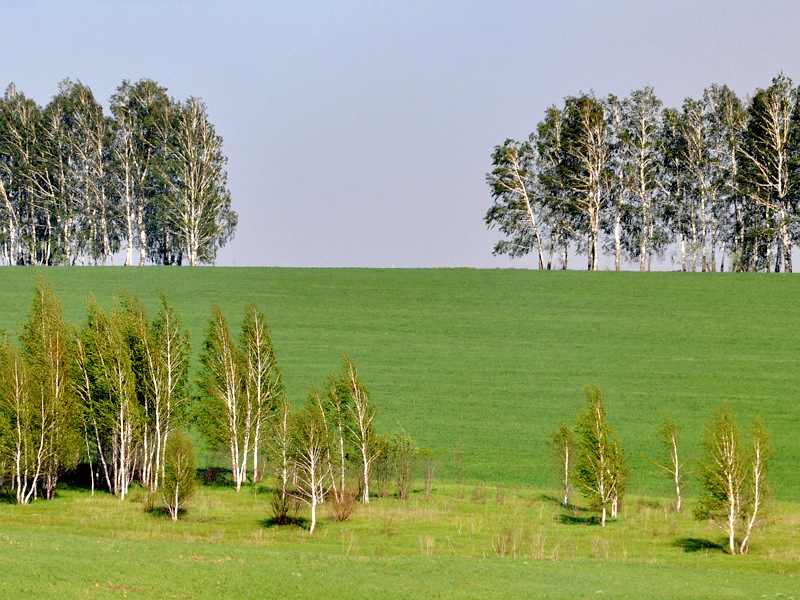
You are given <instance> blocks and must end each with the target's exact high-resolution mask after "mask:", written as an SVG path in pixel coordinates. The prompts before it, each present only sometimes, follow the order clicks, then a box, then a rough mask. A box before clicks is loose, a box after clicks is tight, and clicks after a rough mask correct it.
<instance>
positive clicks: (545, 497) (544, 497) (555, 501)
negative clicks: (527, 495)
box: [539, 494, 592, 515]
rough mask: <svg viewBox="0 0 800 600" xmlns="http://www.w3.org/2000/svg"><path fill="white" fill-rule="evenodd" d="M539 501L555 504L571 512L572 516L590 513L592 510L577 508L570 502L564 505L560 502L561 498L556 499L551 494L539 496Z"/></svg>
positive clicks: (584, 507) (582, 507) (583, 507)
mask: <svg viewBox="0 0 800 600" xmlns="http://www.w3.org/2000/svg"><path fill="white" fill-rule="evenodd" d="M539 500H540V501H542V502H548V503H550V504H555V505H556V506H558V507H559V508H563V509H564V510H566V511H569V512H571V513H572V514H573V515H577V514H578V513H586V512H592V509H591V508H588V507H586V506H578V505H577V504H573V503H572V502H570V503H569V504H564V503H563V502H562V500H563V498H561V497H556V496H553V495H551V494H542V495H541V496H539Z"/></svg>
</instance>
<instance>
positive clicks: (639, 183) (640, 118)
mask: <svg viewBox="0 0 800 600" xmlns="http://www.w3.org/2000/svg"><path fill="white" fill-rule="evenodd" d="M622 108H623V112H622V129H621V131H620V140H621V143H622V144H621V151H622V153H623V156H624V163H625V172H626V181H627V187H628V191H629V192H630V201H631V204H632V205H633V207H634V210H635V211H636V213H638V219H637V220H636V232H637V237H638V241H639V244H638V249H637V254H638V256H639V271H644V270H645V269H646V268H648V265H649V258H650V256H651V254H652V252H653V250H654V249H655V248H654V245H655V241H656V239H655V236H656V233H657V227H658V223H657V216H658V208H659V206H658V205H659V200H660V196H661V193H662V189H661V187H660V186H659V182H660V175H659V165H661V164H662V162H663V160H662V156H661V145H660V140H661V137H660V133H661V122H660V116H661V101H660V100H659V99H658V98H656V96H655V94H654V93H653V88H651V87H649V86H648V87H644V88H642V89H640V90H634V91H632V92H631V95H630V97H629V98H627V99H625V100H624V101H623V102H622Z"/></svg>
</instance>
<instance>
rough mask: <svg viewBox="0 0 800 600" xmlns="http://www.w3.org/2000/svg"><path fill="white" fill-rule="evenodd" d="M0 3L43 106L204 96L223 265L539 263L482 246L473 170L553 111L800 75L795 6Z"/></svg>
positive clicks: (17, 66) (12, 56)
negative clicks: (579, 99)
mask: <svg viewBox="0 0 800 600" xmlns="http://www.w3.org/2000/svg"><path fill="white" fill-rule="evenodd" d="M0 15H2V17H1V18H2V23H3V27H2V34H0V48H2V55H3V56H4V57H5V58H4V60H3V66H2V69H0V73H1V74H2V75H1V76H0V86H2V87H3V88H4V87H5V86H6V85H7V84H8V83H9V82H12V81H13V82H14V83H15V84H16V85H17V88H18V89H19V90H21V91H23V92H24V93H25V94H26V95H27V96H29V97H32V98H33V99H35V100H36V101H37V102H39V103H40V104H46V103H47V102H48V101H49V100H50V98H51V97H52V96H53V95H54V94H55V93H56V91H57V90H56V88H57V84H58V82H59V81H60V80H62V79H64V78H66V77H69V78H72V79H74V80H80V81H82V82H83V83H85V84H87V85H89V86H90V87H91V88H92V90H93V91H94V93H95V96H96V97H97V99H98V100H99V101H101V102H103V103H104V105H105V106H107V103H108V98H109V97H110V96H111V94H113V93H114V91H115V89H116V87H117V86H118V85H119V84H120V83H121V82H122V80H123V79H131V80H137V79H140V78H144V77H147V78H151V79H155V80H156V81H158V82H159V83H160V84H162V85H164V86H166V87H167V88H168V89H169V92H170V94H172V95H173V96H175V97H176V98H178V99H185V98H186V97H188V96H190V95H196V96H200V97H201V98H202V99H203V100H204V101H205V102H206V104H207V105H208V109H209V114H210V118H211V121H212V122H213V123H214V125H215V126H216V128H217V132H218V133H219V134H220V135H221V136H222V137H223V139H224V151H225V154H226V155H227V157H228V161H229V162H228V169H227V170H228V176H229V182H228V183H229V188H230V190H231V193H232V196H233V206H234V208H235V210H236V211H237V212H238V213H239V227H238V231H237V234H236V237H235V239H234V240H233V241H232V242H231V243H230V244H228V246H226V247H225V248H224V249H223V250H222V251H221V252H220V254H219V257H218V264H223V265H232V264H237V265H269V266H336V267H338V266H367V267H391V266H397V267H437V266H445V267H455V266H472V267H508V266H514V267H535V265H536V262H535V258H534V257H533V255H530V256H529V257H527V258H522V259H516V260H513V261H512V260H510V259H508V258H505V257H493V256H492V247H493V245H494V243H495V241H496V240H497V239H498V233H497V232H496V231H488V230H487V229H486V227H485V226H484V224H483V215H484V214H485V212H486V210H487V209H488V207H489V206H490V204H491V198H490V194H489V189H488V186H487V185H486V183H485V174H486V172H487V171H488V170H490V167H491V161H490V154H491V152H492V149H493V147H494V146H495V145H496V144H499V143H502V142H503V140H504V139H506V138H509V137H513V138H517V139H520V138H524V137H527V135H528V134H529V133H530V132H531V131H532V130H533V128H534V127H535V125H536V123H537V122H538V121H539V120H540V119H541V118H542V116H543V113H544V110H545V108H547V107H548V106H549V105H551V104H554V103H556V104H558V103H560V102H561V100H562V99H563V97H564V96H567V95H573V94H577V93H579V92H580V91H589V90H594V91H595V92H596V93H597V94H598V95H602V96H604V95H606V94H608V93H611V92H613V93H615V94H617V95H620V96H625V95H627V94H628V93H629V92H630V91H631V90H632V89H634V88H638V87H642V86H644V85H652V86H653V87H654V88H655V92H656V94H657V95H658V96H659V97H660V98H661V99H662V100H663V101H664V103H665V105H667V106H675V107H678V106H679V105H680V103H681V101H682V100H683V98H684V97H686V96H693V97H698V96H700V95H701V94H702V91H703V89H704V88H705V87H706V86H707V85H709V84H711V83H725V84H728V85H729V86H730V87H732V88H733V89H734V90H735V91H736V92H737V93H739V94H740V95H746V94H750V93H752V92H753V91H754V90H755V89H756V88H757V87H766V86H768V85H769V84H770V82H771V79H772V77H774V76H775V75H776V74H777V73H778V72H779V71H781V70H783V71H784V72H785V73H786V74H787V75H788V76H789V77H793V78H794V79H795V80H796V82H797V81H800V66H798V59H799V58H800V34H798V24H800V2H796V1H788V0H787V1H774V2H773V1H769V0H764V1H761V2H744V1H736V0H724V1H723V0H719V1H717V0H714V1H703V0H693V1H684V0H672V1H670V2H647V1H645V0H639V1H622V0H618V1H612V2H601V1H597V0H585V1H583V0H581V1H579V0H559V1H540V2H536V1H528V2H502V1H497V0H495V1H493V2H486V1H484V2H478V1H472V0H467V1H461V2H416V1H412V2H403V1H397V0H393V1H390V2H378V1H371V2H352V1H348V0H337V1H336V2H333V1H328V2H302V1H293V2H281V3H272V2H225V3H223V2H219V1H215V2H205V1H188V0H187V1H180V2H166V1H159V2H156V1H136V0H127V1H122V0H120V1H119V2H115V1H111V0H106V1H95V2H87V1H75V0H71V1H69V2H64V1H54V2H37V1H35V0H32V1H29V2H10V1H8V2H3V3H2V12H0ZM0 91H2V90H0ZM580 261H581V262H580V264H581V265H582V264H583V261H584V259H580ZM608 264H609V261H608V259H606V261H605V263H601V268H603V267H607V266H608ZM573 266H578V265H573Z"/></svg>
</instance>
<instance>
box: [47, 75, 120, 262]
mask: <svg viewBox="0 0 800 600" xmlns="http://www.w3.org/2000/svg"><path fill="white" fill-rule="evenodd" d="M52 103H53V104H57V105H58V106H59V107H60V111H59V114H60V116H61V118H62V119H63V126H64V127H65V130H66V142H67V147H66V148H65V150H66V152H67V155H66V156H65V157H63V159H64V162H65V164H66V167H67V179H66V183H67V185H68V193H69V194H71V195H72V196H73V197H74V200H73V201H75V202H77V203H78V206H77V213H76V216H77V219H76V220H75V221H74V222H75V224H76V225H77V234H78V236H79V240H80V242H79V247H80V248H81V254H83V255H84V260H85V261H87V262H88V263H89V264H103V265H104V264H106V261H107V260H110V261H111V262H112V264H113V252H114V251H115V250H116V249H117V227H116V219H115V213H116V211H115V207H114V206H113V195H112V194H111V193H110V180H109V172H108V168H107V167H108V164H109V159H110V152H111V147H110V120H109V119H108V118H107V117H106V116H105V115H104V114H103V109H102V107H101V106H100V105H99V104H98V103H97V101H96V100H95V98H94V95H93V94H92V91H91V90H90V89H89V88H88V87H87V86H85V85H83V84H82V83H80V82H77V83H75V82H72V81H70V80H69V79H65V80H64V81H62V82H61V83H60V84H59V93H58V94H57V95H56V96H55V97H54V98H53V101H52Z"/></svg>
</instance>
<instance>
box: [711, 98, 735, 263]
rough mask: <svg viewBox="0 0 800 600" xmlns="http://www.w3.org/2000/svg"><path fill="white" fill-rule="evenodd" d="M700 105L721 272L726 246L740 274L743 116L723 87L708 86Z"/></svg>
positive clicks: (714, 229)
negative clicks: (715, 198)
mask: <svg viewBox="0 0 800 600" xmlns="http://www.w3.org/2000/svg"><path fill="white" fill-rule="evenodd" d="M703 103H704V104H705V106H706V119H707V121H708V140H707V143H708V145H709V153H710V155H711V160H712V163H713V164H714V165H715V166H716V168H717V169H718V174H717V184H718V186H719V194H720V202H719V205H718V207H719V216H718V217H717V218H718V219H719V221H720V222H719V230H720V231H721V232H722V239H721V240H720V242H721V244H722V246H721V251H720V255H721V257H722V258H721V263H720V270H724V261H725V255H726V252H725V249H726V247H727V246H728V245H729V247H730V249H731V253H735V254H736V255H737V263H738V264H731V268H737V269H739V270H741V269H742V266H743V263H742V260H743V258H744V257H743V251H744V250H745V244H744V235H745V225H744V216H743V202H742V197H741V195H740V193H739V190H738V169H737V156H738V155H739V148H740V147H741V144H742V133H743V131H744V128H745V112H744V108H743V106H742V102H741V101H740V100H739V98H738V97H737V96H736V94H734V93H733V91H732V90H730V89H729V88H728V86H725V85H722V86H720V85H711V86H709V87H708V88H706V90H705V91H704V92H703ZM716 229H717V227H714V228H712V235H713V232H714V231H716ZM712 265H713V259H712ZM712 270H713V268H712Z"/></svg>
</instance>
